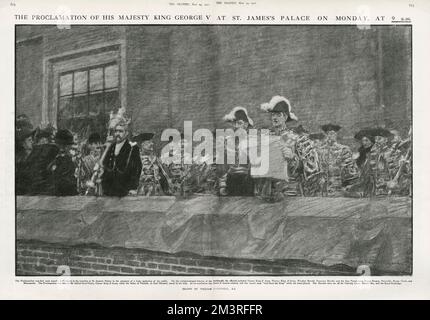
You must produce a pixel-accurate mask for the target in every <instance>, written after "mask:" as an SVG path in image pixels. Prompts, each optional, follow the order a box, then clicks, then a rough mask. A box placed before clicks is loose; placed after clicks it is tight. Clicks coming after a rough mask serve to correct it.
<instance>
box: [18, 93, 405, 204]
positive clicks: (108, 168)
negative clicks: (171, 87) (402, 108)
mask: <svg viewBox="0 0 430 320" xmlns="http://www.w3.org/2000/svg"><path fill="white" fill-rule="evenodd" d="M261 110H262V111H264V112H267V113H269V114H270V116H271V121H272V132H273V137H274V139H278V140H277V141H278V144H277V146H278V148H279V150H280V152H281V154H282V159H280V160H279V163H278V164H277V163H275V164H273V163H271V165H275V166H276V165H279V168H281V171H282V174H276V175H273V176H263V177H262V176H255V175H253V170H252V166H253V164H252V162H251V161H250V160H249V161H247V163H241V162H238V161H237V162H236V163H234V164H223V165H220V164H216V163H215V162H214V163H213V164H210V163H208V161H206V160H205V156H202V155H196V156H194V157H193V156H191V155H188V154H187V153H186V152H185V150H186V145H187V144H188V143H189V142H188V141H186V140H185V139H184V137H182V138H181V140H180V147H179V148H177V149H176V150H180V152H176V153H175V151H170V152H169V153H168V154H159V153H158V152H156V150H155V147H154V133H149V132H140V133H138V134H136V135H134V136H132V135H131V134H130V132H129V125H130V121H129V119H127V117H126V116H125V110H124V109H123V108H120V109H119V111H118V113H117V114H111V118H110V121H109V123H108V128H107V131H108V134H107V138H106V139H103V137H102V135H101V134H99V133H92V134H90V135H89V136H88V137H85V139H81V140H79V137H78V135H77V134H74V133H72V132H70V131H69V130H67V129H58V130H57V129H56V128H55V127H54V126H51V125H45V126H39V127H38V128H36V129H34V128H33V125H32V124H31V122H30V120H29V119H28V118H27V117H26V116H25V115H20V116H18V117H17V119H16V157H15V158H16V194H18V195H55V196H69V195H92V196H102V195H104V196H117V197H123V196H127V195H142V196H154V195H174V196H189V195H193V194H216V195H219V196H256V197H260V198H262V199H265V200H267V201H277V200H281V199H285V198H288V197H294V196H322V197H333V196H344V197H373V196H389V195H401V196H411V180H412V154H411V147H412V143H411V132H409V136H408V137H406V138H405V139H402V138H401V137H400V135H399V133H398V131H396V130H388V129H386V128H381V127H376V128H365V129H363V130H360V131H359V132H357V133H356V134H355V139H357V141H359V142H360V144H361V146H360V147H359V148H358V150H357V151H356V152H353V151H352V150H351V148H350V147H348V146H346V145H343V144H341V143H339V142H338V138H337V135H338V132H339V131H340V130H341V129H342V128H341V126H340V125H338V124H332V123H328V124H325V125H323V126H321V131H320V132H316V133H310V132H308V130H307V129H306V128H305V127H304V126H303V125H298V123H297V122H298V118H297V116H296V115H295V114H294V113H293V112H292V110H291V104H290V102H289V101H288V100H287V99H286V98H285V97H282V96H275V97H273V98H272V99H271V101H269V102H267V103H263V104H262V105H261ZM224 121H226V122H228V123H231V124H232V128H233V129H234V130H237V129H243V130H245V131H248V130H249V129H251V128H254V123H253V121H252V119H251V118H250V117H249V114H248V112H247V110H246V108H243V107H235V108H233V109H232V110H231V112H230V113H229V114H227V115H226V116H225V117H224ZM169 143H170V144H172V143H174V142H173V141H172V140H171V141H170V142H169ZM172 150H175V149H172ZM235 152H237V153H238V154H239V153H240V152H241V146H240V144H236V145H235ZM166 157H178V159H179V161H170V162H166V161H165V158H166ZM186 157H193V158H192V159H191V160H192V161H186V160H185V159H186Z"/></svg>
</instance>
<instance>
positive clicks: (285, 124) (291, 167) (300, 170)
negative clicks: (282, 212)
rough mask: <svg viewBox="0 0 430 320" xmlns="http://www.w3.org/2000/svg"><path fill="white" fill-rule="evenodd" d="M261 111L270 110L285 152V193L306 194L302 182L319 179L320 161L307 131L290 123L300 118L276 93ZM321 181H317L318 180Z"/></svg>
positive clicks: (283, 98)
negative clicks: (299, 130)
mask: <svg viewBox="0 0 430 320" xmlns="http://www.w3.org/2000/svg"><path fill="white" fill-rule="evenodd" d="M260 108H261V110H263V111H265V112H269V113H270V116H271V120H272V126H273V129H274V131H275V133H276V134H277V135H278V136H279V142H280V148H281V151H282V154H283V158H284V163H282V164H281V163H280V164H279V165H281V166H284V168H285V170H284V172H285V176H284V177H282V178H283V180H284V181H285V182H286V183H285V184H284V185H283V186H282V188H283V190H282V192H283V194H284V195H285V196H296V195H298V194H301V195H303V192H302V190H301V189H302V188H301V183H303V182H306V183H307V182H308V181H309V182H310V181H313V180H314V179H315V182H316V181H318V180H319V178H318V177H319V176H320V175H321V170H320V164H319V159H318V154H317V151H316V149H315V148H314V147H313V144H312V142H311V141H310V140H309V137H308V135H307V134H301V135H299V134H297V133H296V132H294V130H293V129H292V128H290V127H289V124H290V123H294V122H296V121H298V118H297V117H296V115H295V114H294V113H293V112H292V111H291V104H290V102H289V101H288V99H286V98H285V97H282V96H274V97H272V99H271V100H270V101H269V102H267V103H263V104H262V105H261V106H260ZM317 184H318V183H317Z"/></svg>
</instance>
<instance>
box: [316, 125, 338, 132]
mask: <svg viewBox="0 0 430 320" xmlns="http://www.w3.org/2000/svg"><path fill="white" fill-rule="evenodd" d="M341 128H342V127H341V126H339V125H337V124H332V123H328V124H325V125H322V126H321V129H322V131H324V132H329V131H336V132H337V131H339V130H340V129H341Z"/></svg>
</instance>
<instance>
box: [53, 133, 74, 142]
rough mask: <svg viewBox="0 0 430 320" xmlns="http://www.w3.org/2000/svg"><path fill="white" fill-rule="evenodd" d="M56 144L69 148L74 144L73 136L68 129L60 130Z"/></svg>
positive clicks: (56, 135)
mask: <svg viewBox="0 0 430 320" xmlns="http://www.w3.org/2000/svg"><path fill="white" fill-rule="evenodd" d="M55 143H57V144H60V145H63V146H67V145H72V144H74V141H73V134H72V133H71V132H70V131H69V130H67V129H60V130H58V131H57V133H56V134H55Z"/></svg>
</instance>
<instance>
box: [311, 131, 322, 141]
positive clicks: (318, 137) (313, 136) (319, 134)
mask: <svg viewBox="0 0 430 320" xmlns="http://www.w3.org/2000/svg"><path fill="white" fill-rule="evenodd" d="M324 138H325V134H324V133H322V132H317V133H311V134H310V135H309V139H311V140H323V139H324Z"/></svg>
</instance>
